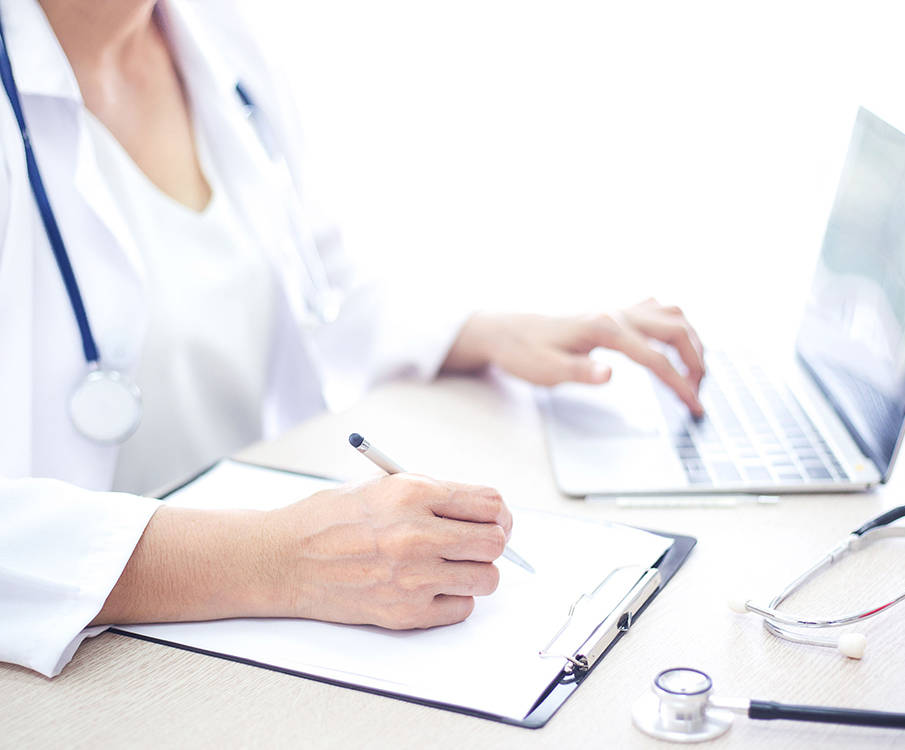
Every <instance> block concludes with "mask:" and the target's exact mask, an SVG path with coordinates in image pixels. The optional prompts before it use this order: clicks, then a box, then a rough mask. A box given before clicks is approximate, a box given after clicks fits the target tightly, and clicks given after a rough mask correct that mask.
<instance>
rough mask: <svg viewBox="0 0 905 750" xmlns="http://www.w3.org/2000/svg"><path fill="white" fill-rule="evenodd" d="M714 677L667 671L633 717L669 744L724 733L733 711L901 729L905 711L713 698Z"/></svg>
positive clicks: (693, 671) (753, 716)
mask: <svg viewBox="0 0 905 750" xmlns="http://www.w3.org/2000/svg"><path fill="white" fill-rule="evenodd" d="M712 692H713V681H712V680H711V679H710V677H709V675H707V674H706V673H705V672H702V671H701V670H699V669H690V668H688V667H677V668H673V669H666V670H664V671H662V672H660V674H658V675H657V676H656V677H655V678H654V682H653V685H652V686H651V692H649V693H647V694H645V695H643V696H641V698H639V699H638V701H637V702H636V703H635V705H634V706H633V708H632V721H633V722H634V724H635V726H636V727H637V728H638V729H640V730H641V731H642V732H644V733H645V734H649V735H650V736H651V737H656V738H657V739H659V740H668V741H670V742H681V743H691V742H704V741H706V740H713V739H716V738H717V737H719V736H720V735H721V734H724V733H725V732H727V731H728V730H729V727H731V726H732V722H733V720H734V719H735V715H736V714H743V715H747V716H748V718H749V719H785V720H787V721H812V722H819V723H821V724H848V725H854V726H861V727H886V728H888V729H905V714H898V713H890V712H886V711H862V710H859V709H852V708H830V707H828V706H797V705H790V704H785V703H775V702H773V701H758V700H748V699H746V698H718V697H712V696H711V693H712Z"/></svg>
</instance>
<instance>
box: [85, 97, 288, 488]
mask: <svg viewBox="0 0 905 750" xmlns="http://www.w3.org/2000/svg"><path fill="white" fill-rule="evenodd" d="M88 132H89V133H90V135H91V138H92V141H93V143H94V149H95V153H96V154H97V160H98V166H99V167H100V169H101V172H103V174H104V176H105V178H106V180H107V182H108V184H109V185H110V186H111V188H113V192H114V194H115V196H116V200H117V204H118V205H119V207H120V209H121V210H122V212H123V215H124V216H125V217H126V220H127V222H128V224H129V226H130V227H132V228H133V229H134V233H135V238H136V245H137V247H138V250H139V252H140V253H141V257H142V260H143V261H144V265H145V269H146V272H147V278H148V288H149V290H150V299H151V300H152V303H151V306H150V316H149V321H148V330H147V333H146V335H145V342H144V350H143V351H142V353H141V356H140V359H139V363H138V368H137V369H136V371H135V375H134V380H135V383H136V385H137V386H138V387H139V388H140V389H141V394H142V404H143V407H144V408H143V412H144V413H143V418H142V420H141V423H140V425H139V427H138V430H136V432H135V433H134V434H133V435H132V436H131V437H130V438H129V439H128V440H126V442H125V443H123V444H122V446H121V447H120V449H119V456H118V460H117V463H116V473H115V475H114V479H113V489H114V490H119V491H125V492H135V493H148V492H151V491H152V490H155V489H158V488H160V487H163V486H164V485H166V484H171V483H173V482H174V481H175V480H179V479H183V478H188V477H189V476H191V475H192V474H194V473H196V472H198V471H200V470H201V469H203V468H205V467H206V466H209V465H210V464H211V463H213V462H214V461H215V460H216V459H218V458H220V457H222V456H225V455H229V454H230V453H233V452H235V451H236V450H238V449H240V448H242V447H243V446H246V445H248V444H249V443H252V442H255V441H257V440H260V439H261V437H262V435H263V423H262V418H263V405H264V399H265V396H266V393H267V386H268V374H269V372H270V357H271V349H272V342H273V321H274V318H275V315H274V309H273V308H274V299H275V296H276V287H275V283H274V279H273V269H272V267H271V265H270V263H269V262H268V261H267V258H266V257H265V256H264V254H263V253H262V252H261V250H260V248H258V247H257V245H256V243H255V238H254V237H253V236H252V235H251V234H250V233H249V232H248V230H247V228H246V227H245V225H243V223H242V222H240V221H238V220H237V218H236V216H237V211H236V209H235V207H234V206H233V205H232V203H231V201H230V198H229V196H228V195H227V194H226V191H225V190H224V188H223V185H222V183H221V180H220V178H219V174H218V171H217V166H216V165H215V164H214V163H213V159H212V156H211V155H210V153H209V151H208V148H207V144H206V141H205V140H204V137H203V134H202V133H200V132H199V133H198V134H197V135H196V137H195V141H196V146H197V149H198V154H199V157H200V161H201V166H202V170H203V172H204V174H205V177H206V178H207V182H208V184H209V186H210V188H211V191H212V193H211V198H210V201H209V203H208V205H207V206H206V207H205V208H204V209H203V210H202V211H200V212H196V211H194V210H192V209H190V208H188V207H186V206H184V205H182V204H181V203H179V202H177V201H175V200H174V199H173V198H171V197H170V196H168V195H166V194H165V193H163V192H162V191H161V190H160V189H159V188H158V187H157V186H156V185H154V184H153V183H152V182H151V181H150V180H149V179H148V177H147V176H146V175H145V174H144V173H143V172H142V171H141V170H140V169H139V168H138V166H137V165H136V164H135V162H134V161H133V160H132V159H131V157H130V156H129V154H128V153H126V151H125V149H124V148H123V147H122V146H121V145H120V143H119V142H118V141H117V140H116V139H115V138H114V137H113V135H112V134H111V133H110V132H109V131H108V130H107V128H106V127H104V125H103V124H102V123H101V122H99V121H98V120H97V119H96V118H95V117H93V116H91V115H90V114H89V116H88Z"/></svg>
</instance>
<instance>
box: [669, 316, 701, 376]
mask: <svg viewBox="0 0 905 750" xmlns="http://www.w3.org/2000/svg"><path fill="white" fill-rule="evenodd" d="M663 312H665V313H668V314H670V315H672V316H673V317H676V318H681V319H682V322H683V323H684V324H685V326H686V328H687V330H688V337H689V338H690V339H691V343H692V345H693V346H694V348H695V350H697V352H698V354H699V355H700V356H701V361H702V362H703V361H704V344H703V343H701V337H700V336H699V335H698V332H697V331H696V330H695V328H694V326H692V325H691V323H689V322H688V318H686V317H685V312H684V311H683V310H682V308H681V307H679V306H678V305H669V306H668V307H664V308H663ZM704 370H705V372H706V370H707V363H706V362H704Z"/></svg>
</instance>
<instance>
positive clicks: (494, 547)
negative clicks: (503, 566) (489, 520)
mask: <svg viewBox="0 0 905 750" xmlns="http://www.w3.org/2000/svg"><path fill="white" fill-rule="evenodd" d="M489 547H490V554H491V555H493V559H494V560H496V559H497V558H498V557H499V556H500V555H502V554H503V550H504V549H505V548H506V531H505V530H504V529H503V527H502V526H494V527H493V529H492V530H491V532H490V542H489Z"/></svg>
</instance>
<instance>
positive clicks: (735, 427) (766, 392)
mask: <svg viewBox="0 0 905 750" xmlns="http://www.w3.org/2000/svg"><path fill="white" fill-rule="evenodd" d="M707 369H708V374H707V377H706V378H705V380H704V383H703V384H702V387H701V401H702V403H703V405H704V409H705V410H706V415H705V416H704V417H703V418H702V419H700V420H698V421H689V422H688V423H687V424H686V425H685V427H684V428H683V429H681V430H680V431H679V432H678V433H677V434H676V435H675V447H676V451H677V453H678V455H679V458H680V459H681V461H682V464H683V466H684V468H685V473H686V474H687V476H688V480H689V482H690V483H691V484H692V485H697V486H700V487H706V486H707V485H713V484H720V485H723V484H727V483H734V482H745V483H746V484H751V483H756V484H757V485H763V486H765V487H768V486H770V485H795V484H806V483H820V484H824V483H831V482H838V481H844V480H847V479H848V476H847V475H846V473H845V470H844V469H843V468H842V465H841V464H840V463H839V461H838V459H837V458H836V456H835V455H834V454H833V452H832V449H831V448H830V447H829V446H828V445H827V443H826V441H824V439H823V438H822V437H821V436H820V434H819V433H818V432H817V429H816V428H815V427H814V424H813V422H811V420H810V418H809V417H808V416H807V414H805V412H804V410H803V409H802V408H801V406H800V405H799V404H798V401H797V399H796V398H795V396H794V395H793V394H792V392H791V391H790V390H789V389H788V388H786V387H784V386H783V387H782V388H781V389H780V388H777V387H776V386H775V385H774V384H773V383H772V382H771V380H770V379H769V378H767V376H766V374H765V373H764V371H763V370H762V369H761V368H760V367H758V366H757V365H753V366H745V367H744V368H742V367H738V366H736V365H735V364H734V363H733V362H732V361H731V359H730V358H729V357H728V356H726V355H725V354H722V353H715V354H713V355H708V358H707Z"/></svg>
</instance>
